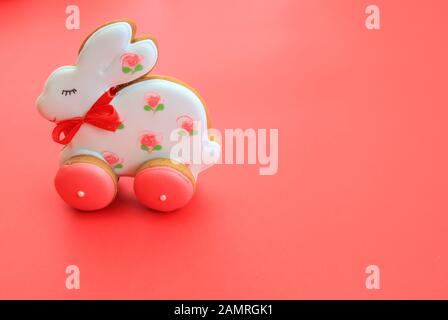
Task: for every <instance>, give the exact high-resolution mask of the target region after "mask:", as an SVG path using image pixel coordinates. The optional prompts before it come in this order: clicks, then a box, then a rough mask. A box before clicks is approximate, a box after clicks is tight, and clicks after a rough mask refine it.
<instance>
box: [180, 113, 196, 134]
mask: <svg viewBox="0 0 448 320" xmlns="http://www.w3.org/2000/svg"><path fill="white" fill-rule="evenodd" d="M177 125H178V126H179V128H181V129H184V130H185V131H187V132H188V134H190V135H192V134H193V133H194V122H193V119H192V118H191V117H189V116H182V117H179V118H177Z"/></svg>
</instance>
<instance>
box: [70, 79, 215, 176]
mask: <svg viewBox="0 0 448 320" xmlns="http://www.w3.org/2000/svg"><path fill="white" fill-rule="evenodd" d="M148 93H149V94H150V95H151V94H154V95H153V97H160V102H163V106H164V107H163V108H164V109H163V110H161V111H157V110H153V109H152V108H146V109H149V110H146V109H145V106H149V105H148V104H147V102H148V101H147V100H148ZM145 96H146V98H147V99H145ZM111 104H112V105H113V106H114V107H115V109H116V110H117V112H118V114H119V115H120V120H121V121H122V123H123V128H122V129H119V130H116V131H115V132H110V131H105V130H101V129H99V128H97V127H95V126H92V125H89V124H84V125H83V126H82V127H81V128H80V130H79V131H78V133H77V134H76V136H75V137H74V138H73V140H72V141H71V143H70V144H69V145H67V146H66V148H64V149H63V151H62V153H61V163H63V162H65V161H66V160H67V159H69V158H71V157H73V156H76V155H82V154H89V155H93V156H96V157H99V158H102V159H104V160H105V161H106V162H108V163H109V164H110V165H111V167H112V168H114V172H115V173H116V174H117V175H125V176H134V175H135V173H136V171H137V169H138V168H139V167H140V166H141V165H142V164H143V163H145V162H146V161H148V160H151V159H156V158H172V154H170V153H171V148H172V146H173V145H175V144H176V143H178V139H176V136H177V138H179V137H180V135H183V136H186V138H187V139H188V136H191V138H193V137H195V136H193V135H190V132H189V131H187V130H185V129H183V128H182V119H183V118H185V119H188V118H190V119H194V120H195V124H196V125H194V126H193V127H197V125H198V124H200V127H201V128H205V129H206V128H207V114H206V111H205V109H204V107H203V105H202V102H201V100H200V99H199V98H198V97H197V96H196V94H195V93H194V92H193V91H191V90H190V89H189V88H187V87H185V86H183V85H181V84H178V83H176V82H172V81H170V80H165V79H149V80H143V81H139V82H137V83H135V84H132V85H130V86H127V87H125V88H124V89H121V90H120V91H119V92H118V94H117V95H116V97H115V98H114V99H113V100H112V103H111ZM160 104H162V103H159V104H158V105H160ZM156 108H157V106H155V108H154V109H156ZM198 129H199V128H198ZM193 130H196V129H193ZM201 131H202V130H201ZM205 131H206V130H205ZM198 133H199V130H198ZM147 134H149V135H150V136H152V135H154V137H155V139H153V141H155V142H154V144H151V142H152V141H150V143H149V146H148V150H146V148H145V147H143V149H142V145H144V144H143V143H142V139H144V137H145V135H147ZM170 136H171V139H170ZM201 139H203V141H202V144H203V145H202V147H203V148H204V151H206V152H213V149H216V151H215V152H218V153H219V146H218V145H217V144H216V143H215V142H212V141H209V140H208V137H207V135H206V134H205V135H204V134H202V137H201ZM143 142H145V141H143ZM156 145H160V146H161V149H160V150H155V149H154V147H155V146H156ZM217 147H218V148H217ZM207 150H208V151H207ZM177 160H179V161H181V159H177ZM188 166H189V168H190V170H191V171H192V173H193V175H194V176H195V178H197V174H198V173H199V172H200V171H201V170H202V169H204V168H205V167H206V165H204V164H202V163H199V164H194V163H191V162H190V163H188Z"/></svg>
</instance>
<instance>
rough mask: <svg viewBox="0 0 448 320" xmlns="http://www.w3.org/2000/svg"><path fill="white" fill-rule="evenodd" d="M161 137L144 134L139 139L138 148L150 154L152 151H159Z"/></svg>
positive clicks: (152, 133) (150, 133) (151, 133)
mask: <svg viewBox="0 0 448 320" xmlns="http://www.w3.org/2000/svg"><path fill="white" fill-rule="evenodd" d="M161 140H162V137H161V136H160V135H157V134H155V133H154V132H145V133H144V134H143V135H142V136H141V137H140V148H141V149H142V150H144V151H148V152H151V151H152V150H161V149H162V146H161V145H160V142H161Z"/></svg>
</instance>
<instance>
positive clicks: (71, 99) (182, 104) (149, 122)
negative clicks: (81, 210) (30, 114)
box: [37, 22, 220, 201]
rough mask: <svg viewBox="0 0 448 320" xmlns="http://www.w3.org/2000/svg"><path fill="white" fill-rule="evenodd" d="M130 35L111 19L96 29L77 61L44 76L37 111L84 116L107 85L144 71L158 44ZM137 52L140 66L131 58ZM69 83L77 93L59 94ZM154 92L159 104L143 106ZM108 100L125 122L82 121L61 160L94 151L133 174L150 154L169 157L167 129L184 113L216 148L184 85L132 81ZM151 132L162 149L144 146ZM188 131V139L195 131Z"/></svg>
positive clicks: (205, 143) (196, 167)
mask: <svg viewBox="0 0 448 320" xmlns="http://www.w3.org/2000/svg"><path fill="white" fill-rule="evenodd" d="M131 38H132V29H131V27H130V25H129V24H128V23H126V22H117V23H113V24H110V25H107V26H105V27H103V28H101V29H99V30H98V31H96V32H95V33H94V34H93V35H92V36H91V37H90V38H89V39H88V40H87V41H86V43H85V44H84V46H83V49H82V50H81V53H80V55H79V58H78V61H77V64H76V65H75V66H67V67H62V68H59V69H57V70H56V71H54V72H53V74H52V75H51V76H50V77H49V78H48V80H47V83H46V85H45V89H44V91H43V93H42V94H41V96H40V97H39V99H38V101H37V105H38V108H39V111H40V113H41V114H42V115H43V116H44V117H46V118H47V119H49V120H56V121H60V120H65V119H68V118H73V117H80V116H83V115H84V114H85V113H86V112H87V111H88V110H89V109H90V107H91V106H92V104H93V103H94V102H95V101H96V100H97V99H98V98H99V97H100V96H101V95H102V94H103V93H104V92H105V91H107V90H108V89H109V88H110V87H112V86H116V85H119V84H123V83H127V82H130V81H132V80H135V79H138V78H140V77H141V76H143V75H144V74H146V73H148V72H149V71H150V70H151V69H152V68H153V67H154V65H155V63H156V61H157V55H158V54H157V48H156V46H155V44H154V42H153V41H152V40H149V39H148V40H142V41H138V42H135V43H130V41H131ZM129 56H130V57H129ZM135 57H137V58H136V60H135V61H138V67H137V66H136V65H135V64H132V63H131V62H132V61H131V60H132V59H133V58H135ZM127 58H129V59H131V60H129V59H127ZM129 61H131V62H129ZM71 89H76V93H73V94H71V95H63V94H61V92H62V90H71ZM152 96H156V97H157V96H159V97H160V98H161V100H160V101H159V102H160V104H163V106H164V108H163V110H158V111H157V110H156V108H153V107H151V108H149V110H148V107H146V110H145V105H148V100H147V99H148V97H152ZM156 100H157V99H156ZM111 104H112V105H113V106H114V107H115V109H116V110H117V112H118V114H119V116H120V120H121V121H122V123H123V125H124V128H123V129H119V130H117V131H115V132H110V131H106V130H103V129H100V128H98V127H95V126H93V125H90V124H83V125H82V127H81V128H80V130H79V131H78V132H77V134H76V135H75V137H74V138H73V139H72V141H71V142H70V143H69V144H68V145H67V146H66V147H65V148H64V149H63V150H62V152H61V157H60V160H61V163H62V162H64V161H65V160H67V159H68V158H71V157H73V156H75V155H80V154H88V155H94V156H96V157H98V158H100V159H103V160H106V161H107V162H108V163H109V164H110V165H111V167H112V168H113V169H114V171H115V172H116V173H117V174H118V175H128V176H133V175H134V174H135V172H136V170H137V169H138V168H139V167H140V166H141V165H142V164H143V163H144V162H146V161H148V160H151V159H155V158H170V156H171V154H170V151H171V148H172V147H173V145H174V144H176V142H175V141H170V135H171V133H172V132H173V130H182V129H179V125H180V124H179V121H180V120H179V118H181V119H183V118H182V117H187V118H191V119H193V120H194V121H197V122H198V123H199V124H200V127H201V128H202V129H203V130H201V131H200V132H199V133H198V135H199V139H200V141H201V144H202V147H203V149H206V150H207V151H208V152H216V153H218V154H219V152H220V146H219V145H218V144H217V143H216V142H213V141H209V139H208V136H207V131H206V130H205V128H207V116H206V113H205V109H204V106H203V105H202V102H201V100H200V99H199V98H198V97H197V95H196V94H195V93H194V92H193V91H191V90H190V89H188V88H187V87H185V86H183V85H180V84H178V83H176V82H173V81H170V80H165V79H150V80H144V81H140V82H136V83H135V84H132V85H129V86H127V87H125V88H124V89H122V90H120V91H119V92H118V94H117V96H116V97H115V98H114V99H113V101H112V103H111ZM161 108H162V107H161ZM180 122H182V121H180ZM185 132H186V131H185ZM152 133H154V134H156V138H157V140H161V141H158V143H157V144H159V145H160V146H161V149H160V150H156V149H152V150H151V148H150V149H149V150H142V146H141V139H142V135H144V134H149V135H151V134H152ZM186 133H187V134H186V135H187V136H188V139H191V138H193V137H194V136H191V137H190V136H189V134H188V132H186ZM146 141H147V140H146ZM176 160H178V159H176ZM208 166H210V165H209V164H204V163H193V164H192V165H191V166H190V170H191V171H192V173H193V175H194V176H195V177H197V174H198V173H199V172H200V171H202V170H204V169H205V168H207V167H208ZM78 196H79V194H78ZM162 201H163V200H162Z"/></svg>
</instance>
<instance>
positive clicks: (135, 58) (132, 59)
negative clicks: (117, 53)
mask: <svg viewBox="0 0 448 320" xmlns="http://www.w3.org/2000/svg"><path fill="white" fill-rule="evenodd" d="M140 61H142V57H141V56H140V55H138V54H135V53H125V54H124V55H122V56H121V64H122V66H123V67H130V68H134V67H135V66H137V64H138V63H139V62H140Z"/></svg>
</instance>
